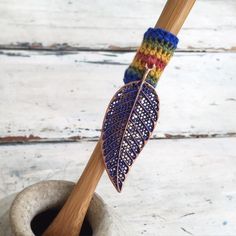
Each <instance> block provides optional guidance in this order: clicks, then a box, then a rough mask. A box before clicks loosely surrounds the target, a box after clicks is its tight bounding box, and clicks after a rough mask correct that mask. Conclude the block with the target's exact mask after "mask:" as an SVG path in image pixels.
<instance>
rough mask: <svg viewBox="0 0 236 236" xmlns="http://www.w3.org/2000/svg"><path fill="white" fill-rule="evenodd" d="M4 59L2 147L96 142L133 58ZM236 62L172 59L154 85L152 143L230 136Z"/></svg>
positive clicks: (20, 55)
mask: <svg viewBox="0 0 236 236" xmlns="http://www.w3.org/2000/svg"><path fill="white" fill-rule="evenodd" d="M2 53H3V54H2V55H0V61H1V67H0V77H1V82H0V91H1V100H0V114H1V116H0V137H1V138H2V139H1V140H0V141H1V142H4V141H5V142H9V141H14V140H15V141H17V140H18V137H21V140H23V141H24V140H25V141H27V138H25V139H24V137H23V136H30V139H31V140H32V139H36V140H38V141H40V138H41V139H48V140H51V141H53V140H54V141H55V140H63V139H68V140H75V139H80V138H90V139H91V138H96V139H97V138H98V137H99V135H100V128H101V123H102V119H103V116H104V112H105V109H106V106H107V105H108V103H109V101H110V99H111V97H112V95H113V94H114V93H115V91H116V90H117V89H118V88H119V87H120V86H122V84H123V81H122V79H123V78H122V77H123V73H124V70H125V68H126V67H127V65H128V63H129V62H130V61H131V59H132V57H133V55H134V53H108V52H106V53H104V52H80V53H76V54H65V55H52V54H50V53H38V52H26V51H24V52H16V51H3V52H2ZM235 61H236V54H234V53H207V54H204V53H176V55H175V57H174V58H173V59H172V61H171V63H170V65H169V66H168V67H167V68H166V71H165V72H164V74H163V76H162V78H161V80H160V82H159V84H158V86H157V93H158V94H159V97H160V101H161V108H160V109H161V110H160V111H161V113H160V119H159V124H158V127H157V129H156V130H155V132H154V138H156V137H159V138H162V137H167V138H169V137H173V136H174V137H195V136H199V135H200V136H201V135H204V136H222V135H223V136H224V135H226V136H232V135H235V133H236V126H235V120H236V80H235V79H234V77H235V75H236V67H235ZM41 141H42V140H41Z"/></svg>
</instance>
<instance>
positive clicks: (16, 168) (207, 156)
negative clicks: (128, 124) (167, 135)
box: [0, 138, 236, 236]
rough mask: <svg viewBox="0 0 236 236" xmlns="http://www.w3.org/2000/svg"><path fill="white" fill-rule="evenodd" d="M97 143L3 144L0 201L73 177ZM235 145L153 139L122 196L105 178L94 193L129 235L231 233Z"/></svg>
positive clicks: (234, 214) (225, 140)
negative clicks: (42, 183)
mask: <svg viewBox="0 0 236 236" xmlns="http://www.w3.org/2000/svg"><path fill="white" fill-rule="evenodd" d="M95 145H96V143H95V142H78V143H64V144H37V145H6V146H1V148H0V163H1V165H0V167H1V171H0V198H3V197H5V196H7V195H8V194H10V193H13V192H16V191H19V190H21V189H22V188H24V187H26V186H28V185H30V184H33V183H36V182H38V181H40V180H47V179H65V180H73V181H76V179H77V177H78V175H79V174H80V173H81V172H82V170H83V169H84V167H85V165H86V162H87V159H88V157H89V155H90V153H91V152H92V150H93V149H94V147H95ZM235 145H236V138H213V139H182V140H151V141H150V142H149V143H148V144H147V146H146V147H145V149H144V150H143V152H142V154H141V155H140V158H139V159H138V160H137V163H136V165H135V166H134V168H133V170H132V172H131V173H130V175H129V179H128V180H127V183H126V186H125V188H124V191H123V192H122V193H121V194H119V195H118V194H117V193H116V191H115V190H114V189H113V188H111V186H110V182H109V179H108V177H107V176H106V175H104V176H103V177H102V179H101V182H100V184H99V186H98V188H97V192H98V193H99V194H100V195H101V196H102V197H103V198H104V200H105V201H106V203H107V204H108V205H109V206H111V207H113V208H114V210H115V211H116V213H118V214H120V215H121V216H122V218H123V219H124V220H126V221H128V222H129V224H128V225H127V227H129V228H130V229H132V230H133V235H132V236H141V235H148V236H154V235H162V236H169V235H176V236H185V235H186V236H187V235H189V234H188V233H186V232H185V231H184V230H183V229H185V230H187V231H189V232H191V233H192V234H193V235H195V236H202V235H208V236H222V235H227V236H234V235H235V232H236V228H235V227H236V226H235V218H236V211H235V208H236V192H235V185H236V168H235V166H236V151H235ZM19 163H20V165H19ZM2 213H3V212H0V214H2ZM157 233H158V234H157Z"/></svg>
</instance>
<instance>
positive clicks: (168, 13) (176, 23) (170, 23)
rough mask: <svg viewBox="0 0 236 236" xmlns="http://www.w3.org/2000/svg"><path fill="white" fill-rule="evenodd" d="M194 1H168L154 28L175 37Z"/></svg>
mask: <svg viewBox="0 0 236 236" xmlns="http://www.w3.org/2000/svg"><path fill="white" fill-rule="evenodd" d="M195 1H196V0H168V1H167V3H166V5H165V7H164V9H163V11H162V13H161V15H160V17H159V19H158V21H157V23H156V25H155V28H162V29H164V30H167V31H169V32H171V33H173V34H174V35H177V34H178V33H179V31H180V29H181V27H182V25H183V24H184V21H185V20H186V18H187V16H188V14H189V12H190V11H191V9H192V7H193V4H194V3H195Z"/></svg>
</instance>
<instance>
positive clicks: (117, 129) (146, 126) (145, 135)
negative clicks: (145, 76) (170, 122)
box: [102, 81, 159, 192]
mask: <svg viewBox="0 0 236 236" xmlns="http://www.w3.org/2000/svg"><path fill="white" fill-rule="evenodd" d="M158 110H159V101H158V96H157V94H156V91H155V89H154V88H153V87H152V86H151V85H150V84H148V83H147V82H145V81H144V82H141V81H136V82H131V83H128V84H126V85H124V86H123V87H122V88H121V89H120V90H119V91H118V92H117V93H116V94H115V95H114V97H113V98H112V100H111V102H110V104H109V106H108V109H107V112H106V115H105V118H104V121H103V128H102V151H103V158H104V162H105V166H106V170H107V173H108V175H109V177H110V179H111V181H112V183H113V185H114V186H115V188H116V189H117V191H118V192H120V191H121V189H122V186H123V182H124V181H125V178H126V175H127V173H128V171H129V168H130V167H131V166H132V164H133V162H134V160H135V159H136V158H137V156H138V154H139V153H140V152H141V150H142V148H143V147H144V145H145V143H146V142H147V140H148V139H149V137H150V135H151V132H152V131H153V129H154V127H155V124H156V122H157V119H158Z"/></svg>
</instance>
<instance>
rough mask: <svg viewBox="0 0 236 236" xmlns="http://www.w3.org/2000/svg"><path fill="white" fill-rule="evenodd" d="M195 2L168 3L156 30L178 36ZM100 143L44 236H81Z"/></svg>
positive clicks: (97, 173)
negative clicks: (163, 30)
mask: <svg viewBox="0 0 236 236" xmlns="http://www.w3.org/2000/svg"><path fill="white" fill-rule="evenodd" d="M194 2H195V0H168V1H167V3H166V5H165V7H164V9H163V11H162V13H161V16H160V18H159V20H158V21H157V23H156V25H155V28H158V27H159V28H162V29H165V30H167V31H169V32H171V33H173V34H175V35H177V33H178V32H179V30H180V28H181V27H182V25H183V23H184V21H185V19H186V18H187V16H188V14H189V12H190V10H191V8H192V6H193V4H194ZM104 169H105V166H104V162H103V158H102V150H101V141H100V140H99V141H98V143H97V145H96V147H95V149H94V151H93V153H92V155H91V157H90V159H89V162H88V164H87V166H86V168H85V170H84V171H83V173H82V175H81V177H80V179H79V181H78V182H77V184H76V185H75V187H74V189H73V191H72V192H71V194H70V196H69V198H68V199H67V201H66V203H65V205H64V206H63V208H62V209H61V211H60V212H59V214H58V215H57V217H56V218H55V219H54V221H53V222H52V224H51V225H50V226H49V227H48V229H47V230H46V231H45V233H44V234H43V236H78V235H79V232H80V229H81V226H82V224H83V220H84V217H85V214H86V212H87V209H88V206H89V204H90V201H91V198H92V196H93V193H94V191H95V189H96V186H97V184H98V182H99V180H100V178H101V176H102V174H103V172H104Z"/></svg>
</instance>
